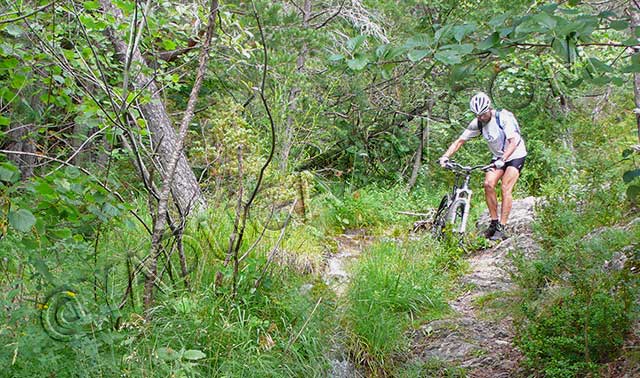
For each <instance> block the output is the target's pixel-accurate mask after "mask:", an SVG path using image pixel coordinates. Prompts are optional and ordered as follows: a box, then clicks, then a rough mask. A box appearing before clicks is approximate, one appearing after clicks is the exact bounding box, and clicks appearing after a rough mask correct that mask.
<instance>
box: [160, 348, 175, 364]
mask: <svg viewBox="0 0 640 378" xmlns="http://www.w3.org/2000/svg"><path fill="white" fill-rule="evenodd" d="M156 354H157V355H158V358H159V359H161V360H163V361H175V360H177V359H179V358H180V353H178V352H176V351H175V350H173V349H171V348H158V350H157V351H156Z"/></svg>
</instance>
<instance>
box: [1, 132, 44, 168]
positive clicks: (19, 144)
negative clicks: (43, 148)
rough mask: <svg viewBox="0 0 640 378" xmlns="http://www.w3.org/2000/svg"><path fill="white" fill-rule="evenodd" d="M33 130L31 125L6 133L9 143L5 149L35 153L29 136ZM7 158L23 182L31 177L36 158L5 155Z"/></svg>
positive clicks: (32, 156)
mask: <svg viewBox="0 0 640 378" xmlns="http://www.w3.org/2000/svg"><path fill="white" fill-rule="evenodd" d="M34 128H35V127H34V125H33V124H27V125H20V126H15V127H13V128H12V129H11V131H10V132H9V133H7V137H8V139H9V142H8V143H7V145H6V148H5V149H6V150H10V151H18V152H27V153H30V154H33V153H35V152H36V147H35V143H34V142H33V139H32V136H31V133H32V131H34ZM7 158H8V159H9V160H11V161H12V162H14V163H15V164H16V166H17V167H18V168H19V169H20V173H21V178H22V179H23V180H26V179H28V178H30V177H31V176H33V167H34V166H35V164H36V158H35V156H34V155H17V154H16V155H13V154H7Z"/></svg>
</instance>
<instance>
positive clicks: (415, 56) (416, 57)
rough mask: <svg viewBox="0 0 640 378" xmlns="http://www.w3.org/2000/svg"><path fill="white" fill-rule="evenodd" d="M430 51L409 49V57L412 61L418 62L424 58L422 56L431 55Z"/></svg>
mask: <svg viewBox="0 0 640 378" xmlns="http://www.w3.org/2000/svg"><path fill="white" fill-rule="evenodd" d="M430 53H431V51H429V50H411V51H409V54H407V57H408V58H409V60H410V61H412V62H417V61H420V60H422V58H424V57H425V56H427V55H429V54H430Z"/></svg>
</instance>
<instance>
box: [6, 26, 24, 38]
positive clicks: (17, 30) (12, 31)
mask: <svg viewBox="0 0 640 378" xmlns="http://www.w3.org/2000/svg"><path fill="white" fill-rule="evenodd" d="M4 30H5V31H6V32H7V33H9V35H11V36H12V37H16V38H17V37H20V36H21V35H22V33H24V32H23V31H22V28H21V27H20V26H18V25H16V24H9V25H7V27H5V28H4Z"/></svg>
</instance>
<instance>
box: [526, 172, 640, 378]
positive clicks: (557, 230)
mask: <svg viewBox="0 0 640 378" xmlns="http://www.w3.org/2000/svg"><path fill="white" fill-rule="evenodd" d="M616 173H617V172H603V174H602V175H601V176H599V177H594V178H592V179H590V182H588V183H581V177H580V176H578V177H577V179H576V178H575V177H574V180H570V179H568V178H567V177H558V178H557V179H555V180H553V181H552V182H549V183H547V184H546V185H545V190H546V191H547V193H548V194H549V197H548V198H547V205H546V206H544V207H543V208H542V209H540V211H539V217H538V222H537V223H536V225H535V230H536V232H537V235H538V236H539V239H540V240H541V244H542V246H543V249H542V251H541V252H540V253H539V254H538V255H537V256H535V257H534V258H531V257H525V256H523V255H518V256H516V257H515V259H514V260H515V263H516V267H517V273H516V274H515V276H514V279H515V281H516V283H518V285H519V286H520V287H521V288H522V289H523V290H522V296H523V298H522V302H521V306H520V313H519V316H518V318H517V321H516V324H517V328H518V344H519V346H520V348H521V349H522V351H523V352H524V354H525V357H526V359H525V365H526V366H528V367H529V368H531V369H533V370H536V371H541V372H544V374H545V376H548V377H575V376H579V375H584V374H586V373H588V372H591V373H594V372H596V371H597V369H598V368H599V364H601V363H605V362H608V361H611V360H612V359H614V358H616V357H617V356H618V354H619V353H620V348H621V346H622V344H623V341H624V337H625V334H626V333H627V332H628V331H629V329H630V327H631V324H632V322H633V320H634V319H635V318H636V317H637V316H638V308H636V306H635V305H634V303H635V298H636V297H637V295H638V291H639V288H640V285H639V284H640V280H639V279H638V277H637V276H635V275H633V274H629V271H628V267H627V268H623V269H621V270H611V269H609V268H606V266H607V262H608V261H611V260H612V259H614V258H615V257H616V256H617V255H616V254H618V256H619V254H620V253H621V252H620V251H622V250H624V249H625V248H628V247H629V246H633V245H637V244H638V243H639V242H640V225H638V224H635V225H633V226H629V227H630V228H626V229H625V228H623V227H621V226H620V224H625V222H628V221H627V220H626V219H627V218H626V217H625V209H626V206H627V205H626V203H625V201H624V186H623V185H622V184H621V183H618V184H605V183H603V182H606V181H607V180H610V179H612V177H615V175H616ZM610 182H611V181H610ZM612 182H614V183H615V180H612ZM568 187H571V188H572V189H571V190H567V189H566V188H568ZM562 188H564V191H563V189H562Z"/></svg>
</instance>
